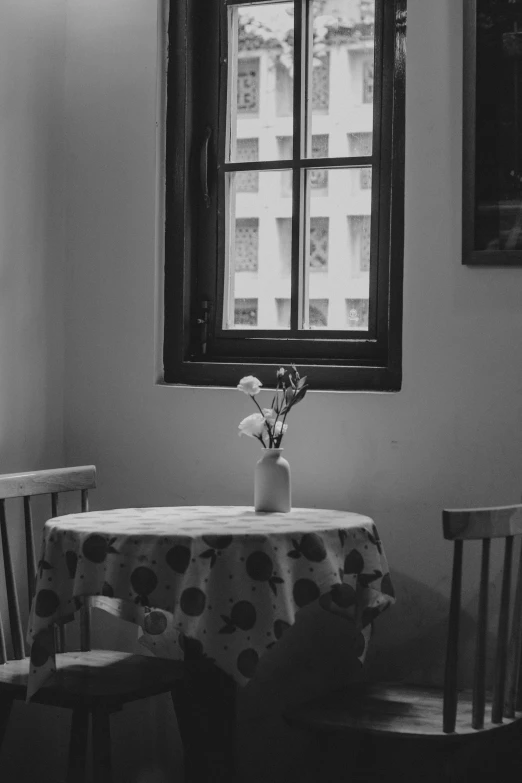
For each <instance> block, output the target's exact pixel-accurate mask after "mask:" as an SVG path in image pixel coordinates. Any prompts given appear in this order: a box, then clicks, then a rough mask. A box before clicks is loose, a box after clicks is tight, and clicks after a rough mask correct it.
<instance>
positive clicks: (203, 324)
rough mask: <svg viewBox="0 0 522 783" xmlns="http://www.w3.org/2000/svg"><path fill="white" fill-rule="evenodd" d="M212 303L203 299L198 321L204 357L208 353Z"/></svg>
mask: <svg viewBox="0 0 522 783" xmlns="http://www.w3.org/2000/svg"><path fill="white" fill-rule="evenodd" d="M210 304H211V303H210V301H209V300H208V299H202V301H201V315H200V317H199V318H197V319H196V323H197V324H198V325H199V327H200V330H199V344H200V349H201V354H202V355H203V356H204V355H205V354H206V352H207V340H208V325H209V322H210Z"/></svg>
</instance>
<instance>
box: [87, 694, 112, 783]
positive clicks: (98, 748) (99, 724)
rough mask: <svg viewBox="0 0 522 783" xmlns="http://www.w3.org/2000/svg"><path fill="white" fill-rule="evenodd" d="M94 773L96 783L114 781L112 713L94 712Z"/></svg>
mask: <svg viewBox="0 0 522 783" xmlns="http://www.w3.org/2000/svg"><path fill="white" fill-rule="evenodd" d="M92 774H93V779H94V780H95V781H96V783H112V769H111V730H110V715H109V713H108V712H107V711H106V710H104V709H96V710H93V712H92Z"/></svg>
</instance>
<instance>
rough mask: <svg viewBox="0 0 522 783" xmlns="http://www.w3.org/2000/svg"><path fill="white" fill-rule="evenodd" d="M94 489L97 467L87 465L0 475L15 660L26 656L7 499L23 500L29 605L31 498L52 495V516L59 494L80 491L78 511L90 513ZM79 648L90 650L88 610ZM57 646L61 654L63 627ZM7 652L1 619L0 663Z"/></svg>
mask: <svg viewBox="0 0 522 783" xmlns="http://www.w3.org/2000/svg"><path fill="white" fill-rule="evenodd" d="M95 486H96V468H95V467H94V465H87V466H84V467H78V468H57V469H56V470H37V471H32V472H28V473H9V474H4V475H0V538H1V542H2V553H3V560H4V576H5V586H6V594H7V608H8V613H9V626H10V629H11V641H12V645H13V655H14V658H15V659H17V660H21V659H22V658H24V656H25V652H24V641H23V631H22V622H21V619H20V608H19V602H18V593H17V586H16V578H15V571H14V568H13V560H12V556H11V549H10V547H9V536H8V533H7V514H6V503H5V501H6V499H8V498H23V507H24V523H25V553H26V563H27V593H28V599H29V606H30V605H31V601H32V599H33V596H34V589H35V582H36V560H35V555H34V533H33V520H32V510H31V497H32V496H33V495H50V496H51V514H50V516H51V517H56V516H58V514H59V510H58V498H59V495H60V494H61V493H62V492H73V491H76V490H79V491H80V492H81V510H82V511H88V510H89V500H88V490H89V489H93V488H94V487H95ZM80 633H81V649H82V650H88V649H89V647H90V628H89V610H88V608H85V609H84V610H83V611H82V612H81V615H80ZM55 641H56V647H57V651H58V652H63V649H64V646H65V638H64V629H63V626H61V627H59V628H58V629H57V630H56V635H55ZM7 660H8V659H7V650H6V642H5V634H4V630H3V625H2V620H1V617H0V663H6V661H7Z"/></svg>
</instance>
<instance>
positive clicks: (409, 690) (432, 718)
mask: <svg viewBox="0 0 522 783" xmlns="http://www.w3.org/2000/svg"><path fill="white" fill-rule="evenodd" d="M442 703H443V698H442V690H439V689H436V688H425V687H421V686H413V685H402V684H400V683H399V684H387V683H380V684H376V685H367V686H364V687H361V686H354V687H348V688H345V689H343V690H340V691H334V692H333V693H330V694H327V695H326V696H323V697H321V698H319V699H314V700H313V701H310V702H307V703H306V704H302V705H299V706H297V707H295V708H292V709H291V710H288V711H287V713H286V715H285V718H286V720H287V721H288V722H289V723H290V724H291V725H294V726H298V727H300V728H306V729H310V730H312V731H319V732H327V733H330V732H335V733H341V732H343V731H353V730H356V731H364V732H367V733H371V734H380V735H384V734H388V735H392V734H393V735H397V734H401V735H404V736H405V737H408V736H409V737H413V736H422V737H425V738H433V739H441V740H448V739H452V738H456V739H458V738H462V737H463V736H470V737H471V736H473V735H475V736H476V735H478V734H481V733H482V731H484V730H495V729H499V728H501V727H502V726H506V724H509V723H514V722H515V721H516V720H518V719H520V718H522V712H517V713H516V716H515V718H514V719H509V718H504V719H503V723H502V724H498V723H491V719H490V717H491V699H490V698H488V699H487V700H486V713H485V719H484V729H481V730H476V729H473V728H472V727H471V715H472V701H471V694H470V693H468V692H462V693H459V702H458V703H459V706H458V712H457V723H456V727H455V731H454V732H453V733H451V734H445V733H444V732H443V731H442Z"/></svg>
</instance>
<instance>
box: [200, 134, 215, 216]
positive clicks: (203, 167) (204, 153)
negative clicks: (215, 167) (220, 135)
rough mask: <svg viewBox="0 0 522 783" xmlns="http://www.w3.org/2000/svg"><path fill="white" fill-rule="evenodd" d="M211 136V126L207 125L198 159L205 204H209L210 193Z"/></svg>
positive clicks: (207, 205)
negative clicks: (209, 159) (209, 152)
mask: <svg viewBox="0 0 522 783" xmlns="http://www.w3.org/2000/svg"><path fill="white" fill-rule="evenodd" d="M211 136H212V128H211V127H210V125H207V127H206V128H205V135H204V137H203V144H202V145H201V155H200V159H199V177H200V181H201V192H202V194H203V201H204V202H205V206H206V207H209V206H210V195H209V192H208V148H209V144H210V137H211Z"/></svg>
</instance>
